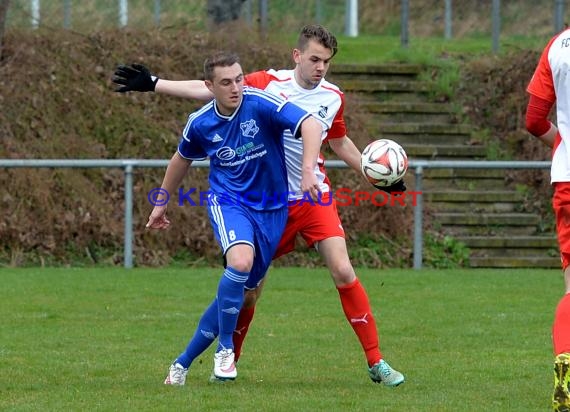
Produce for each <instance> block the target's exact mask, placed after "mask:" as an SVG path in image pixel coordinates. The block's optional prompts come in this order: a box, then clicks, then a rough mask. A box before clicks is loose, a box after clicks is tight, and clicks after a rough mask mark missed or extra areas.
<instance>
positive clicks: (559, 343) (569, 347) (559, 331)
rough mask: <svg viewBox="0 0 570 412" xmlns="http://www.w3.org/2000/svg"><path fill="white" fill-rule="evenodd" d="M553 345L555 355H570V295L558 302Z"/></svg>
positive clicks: (553, 326)
mask: <svg viewBox="0 0 570 412" xmlns="http://www.w3.org/2000/svg"><path fill="white" fill-rule="evenodd" d="M552 343H553V345H554V355H560V354H561V353H570V293H567V294H565V295H564V296H563V297H562V299H560V302H558V307H557V308H556V313H555V315H554V324H553V325H552Z"/></svg>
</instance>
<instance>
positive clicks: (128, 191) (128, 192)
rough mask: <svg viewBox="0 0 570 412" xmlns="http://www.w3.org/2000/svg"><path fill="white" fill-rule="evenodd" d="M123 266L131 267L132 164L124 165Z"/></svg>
mask: <svg viewBox="0 0 570 412" xmlns="http://www.w3.org/2000/svg"><path fill="white" fill-rule="evenodd" d="M124 241H125V244H124V253H125V256H124V260H125V268H126V269H130V268H132V267H133V165H132V164H127V165H126V166H125V240H124Z"/></svg>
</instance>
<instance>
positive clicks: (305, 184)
mask: <svg viewBox="0 0 570 412" xmlns="http://www.w3.org/2000/svg"><path fill="white" fill-rule="evenodd" d="M301 190H302V192H303V193H308V194H309V195H310V196H311V199H313V200H315V201H317V200H319V199H320V196H321V187H320V186H319V181H318V180H317V176H315V173H314V172H313V171H310V172H309V171H307V172H303V177H302V179H301Z"/></svg>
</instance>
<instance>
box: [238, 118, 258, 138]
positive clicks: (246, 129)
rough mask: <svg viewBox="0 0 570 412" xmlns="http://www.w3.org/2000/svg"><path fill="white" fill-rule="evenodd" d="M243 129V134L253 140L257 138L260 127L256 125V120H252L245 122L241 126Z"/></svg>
mask: <svg viewBox="0 0 570 412" xmlns="http://www.w3.org/2000/svg"><path fill="white" fill-rule="evenodd" d="M239 127H240V129H241V134H242V135H244V136H246V137H251V138H252V139H253V138H254V137H255V135H256V134H257V132H259V127H257V124H256V123H255V120H253V119H251V120H248V121H247V122H243V123H241V124H240V125H239Z"/></svg>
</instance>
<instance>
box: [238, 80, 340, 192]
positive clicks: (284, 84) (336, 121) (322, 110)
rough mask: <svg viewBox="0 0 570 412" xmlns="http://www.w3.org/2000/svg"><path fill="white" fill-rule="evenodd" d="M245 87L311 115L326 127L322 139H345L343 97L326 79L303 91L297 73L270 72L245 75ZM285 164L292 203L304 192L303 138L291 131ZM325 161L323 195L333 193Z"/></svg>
mask: <svg viewBox="0 0 570 412" xmlns="http://www.w3.org/2000/svg"><path fill="white" fill-rule="evenodd" d="M245 84H247V85H248V86H252V87H257V88H259V89H263V90H266V91H268V92H270V93H272V94H275V95H277V96H280V97H282V98H284V99H286V100H288V101H290V102H292V103H295V104H296V105H297V106H299V107H301V108H302V109H304V110H306V111H307V112H309V113H311V114H312V115H313V116H314V117H315V118H316V119H317V120H319V121H320V122H321V124H322V126H323V139H335V138H341V137H344V136H346V124H345V122H344V117H343V111H344V94H343V93H342V92H341V91H340V89H339V88H338V87H337V86H335V85H334V84H332V83H329V82H328V81H327V80H325V79H322V80H321V82H320V83H319V84H318V85H317V86H316V87H315V88H313V89H310V90H309V89H304V88H302V87H301V86H299V85H298V84H297V82H296V81H295V75H294V70H273V69H270V70H267V71H259V72H255V73H251V74H248V75H246V76H245ZM284 144H285V164H286V167H287V179H288V185H289V200H295V199H300V198H302V197H303V193H302V192H301V169H302V163H303V158H302V156H303V144H302V142H301V139H296V138H294V137H293V136H292V134H291V132H290V131H289V130H286V131H285V132H284ZM324 163H325V159H324V157H323V155H322V153H321V154H320V155H319V159H318V163H317V167H316V169H315V174H316V175H317V179H318V181H319V186H320V188H321V190H322V191H323V192H329V191H330V182H329V180H328V178H327V176H326V172H325V168H324Z"/></svg>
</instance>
